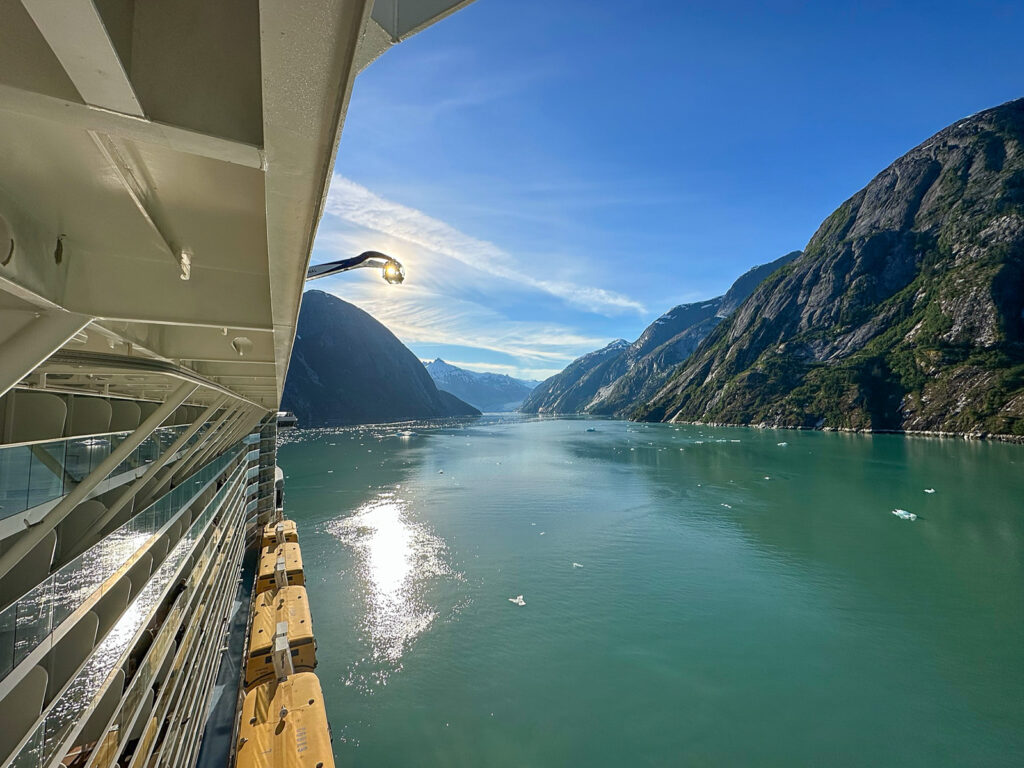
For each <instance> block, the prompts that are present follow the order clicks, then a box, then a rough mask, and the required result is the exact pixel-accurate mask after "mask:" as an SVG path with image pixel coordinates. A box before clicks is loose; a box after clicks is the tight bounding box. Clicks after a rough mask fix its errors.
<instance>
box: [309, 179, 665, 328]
mask: <svg viewBox="0 0 1024 768" xmlns="http://www.w3.org/2000/svg"><path fill="white" fill-rule="evenodd" d="M325 213H326V214H327V215H329V216H335V217H337V218H339V219H341V220H343V221H346V222H349V223H350V224H354V225H356V226H359V227H363V228H366V229H370V230H374V231H376V232H380V233H382V234H384V235H387V236H389V237H394V238H398V239H401V240H404V241H406V242H408V243H412V244H414V245H417V246H419V247H421V248H423V249H425V250H428V251H432V252H433V253H437V254H441V255H443V256H447V257H449V258H451V259H455V260H456V261H459V262H461V263H462V264H464V265H466V266H469V267H472V268H473V269H477V270H480V271H483V272H486V273H488V274H490V275H491V276H493V277H496V278H500V279H503V280H508V281H510V282H512V283H515V284H516V285H518V286H519V287H521V288H523V289H528V290H534V291H540V292H542V293H545V294H548V295H550V296H553V297H555V298H557V299H559V300H561V301H563V302H565V303H566V304H568V305H570V306H572V307H575V308H577V309H582V310H585V311H587V312H592V313H595V314H600V315H605V316H614V315H619V314H623V313H634V312H635V313H637V314H641V315H642V314H644V313H645V312H646V308H645V307H644V305H643V304H641V303H640V302H638V301H636V300H634V299H632V298H630V297H628V296H625V295H623V294H621V293H618V292H615V291H609V290H606V289H604V288H599V287H595V286H589V285H583V284H580V283H575V282H568V281H563V280H552V279H546V278H542V277H537V276H535V275H531V274H527V273H525V272H523V271H521V270H520V269H517V268H516V267H515V266H514V258H513V257H512V255H511V254H509V253H508V252H506V251H505V250H503V249H502V248H500V247H498V246H497V245H495V244H494V243H491V242H488V241H486V240H481V239H478V238H475V237H473V236H471V235H467V234H465V233H464V232H461V231H459V230H458V229H456V228H455V227H453V226H451V225H450V224H447V223H445V222H443V221H440V220H439V219H435V218H433V217H432V216H429V215H427V214H426V213H424V212H422V211H419V210H416V209H415V208H410V207H408V206H405V205H402V204H400V203H396V202H394V201H391V200H387V199H385V198H383V197H381V196H380V195H377V194H375V193H374V192H371V191H370V190H369V189H367V188H366V187H364V186H362V185H361V184H358V183H356V182H354V181H352V180H351V179H348V178H346V177H344V176H341V175H338V174H336V175H335V176H334V178H333V180H332V183H331V191H330V193H329V195H328V197H327V205H326V208H325Z"/></svg>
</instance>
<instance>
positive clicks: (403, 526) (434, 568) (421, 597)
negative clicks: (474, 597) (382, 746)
mask: <svg viewBox="0 0 1024 768" xmlns="http://www.w3.org/2000/svg"><path fill="white" fill-rule="evenodd" d="M329 530H330V532H331V533H332V534H333V535H334V536H336V537H337V538H338V539H339V540H340V541H341V542H342V543H343V544H344V545H346V546H347V547H350V548H351V550H352V551H353V554H354V555H355V557H356V569H355V570H356V573H357V576H358V578H359V581H360V592H361V594H362V598H363V602H364V605H363V617H362V620H361V622H360V624H361V630H362V635H363V637H364V639H365V641H366V642H367V643H368V645H369V646H370V651H371V658H370V659H369V661H372V662H373V663H374V664H375V665H378V666H379V667H380V669H379V671H378V672H377V673H376V674H374V675H373V676H374V677H376V678H377V679H378V680H380V681H381V682H384V681H386V679H387V676H388V674H389V671H397V670H398V669H400V668H401V659H402V656H403V654H405V653H406V651H407V650H408V648H409V646H410V645H411V644H412V642H413V641H414V640H415V639H416V638H417V637H418V636H419V635H421V634H422V633H423V632H424V631H426V630H427V628H428V627H430V625H431V624H432V623H433V622H434V620H435V619H436V618H437V616H438V609H437V607H436V606H434V605H432V604H431V603H430V601H429V600H428V598H427V595H426V590H427V588H428V585H429V583H430V581H431V580H432V579H435V578H437V577H442V576H456V574H453V573H452V569H451V567H450V565H449V564H448V551H447V548H446V546H445V544H444V542H443V541H442V540H441V539H440V538H438V537H437V536H436V535H434V534H433V533H432V532H431V531H430V530H429V529H428V528H427V527H426V526H424V525H423V524H421V523H418V522H416V521H414V520H413V519H411V517H410V514H409V509H408V506H407V504H406V503H405V502H404V501H402V500H401V499H398V498H396V497H395V496H394V494H390V493H388V494H382V495H381V496H378V497H377V498H376V499H374V500H372V501H370V502H368V503H366V504H364V505H363V506H362V507H360V508H359V509H358V510H357V511H356V512H355V513H354V514H352V515H350V516H349V517H345V518H343V519H340V520H336V521H334V522H333V523H331V524H330V526H329Z"/></svg>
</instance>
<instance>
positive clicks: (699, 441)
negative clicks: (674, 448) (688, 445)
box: [693, 440, 704, 445]
mask: <svg viewBox="0 0 1024 768" xmlns="http://www.w3.org/2000/svg"><path fill="white" fill-rule="evenodd" d="M693 444H694V445H704V441H703V440H694V441H693Z"/></svg>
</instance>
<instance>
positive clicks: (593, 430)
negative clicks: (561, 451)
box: [587, 427, 597, 432]
mask: <svg viewBox="0 0 1024 768" xmlns="http://www.w3.org/2000/svg"><path fill="white" fill-rule="evenodd" d="M587 432H597V430H596V429H594V428H593V427H587Z"/></svg>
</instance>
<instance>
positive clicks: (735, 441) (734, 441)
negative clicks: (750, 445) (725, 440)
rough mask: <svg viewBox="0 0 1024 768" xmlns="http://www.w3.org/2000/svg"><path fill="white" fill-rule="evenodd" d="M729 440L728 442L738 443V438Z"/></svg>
mask: <svg viewBox="0 0 1024 768" xmlns="http://www.w3.org/2000/svg"><path fill="white" fill-rule="evenodd" d="M729 442H730V443H738V442H739V440H730V441H729Z"/></svg>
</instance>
